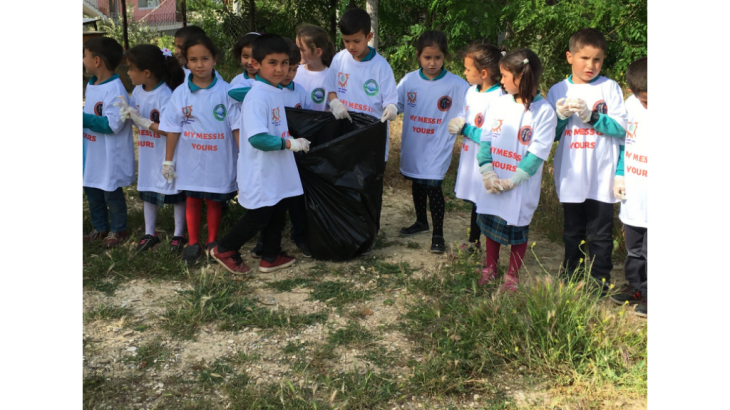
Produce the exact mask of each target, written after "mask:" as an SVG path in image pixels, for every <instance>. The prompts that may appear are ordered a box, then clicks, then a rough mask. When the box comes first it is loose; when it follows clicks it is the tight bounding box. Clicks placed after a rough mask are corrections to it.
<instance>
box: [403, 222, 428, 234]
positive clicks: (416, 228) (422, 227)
mask: <svg viewBox="0 0 730 410" xmlns="http://www.w3.org/2000/svg"><path fill="white" fill-rule="evenodd" d="M421 232H428V223H423V222H419V221H416V223H414V224H413V225H411V226H409V227H408V228H401V229H400V234H401V235H415V234H417V233H421Z"/></svg>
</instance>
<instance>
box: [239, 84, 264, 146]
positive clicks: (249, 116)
mask: <svg viewBox="0 0 730 410" xmlns="http://www.w3.org/2000/svg"><path fill="white" fill-rule="evenodd" d="M246 97H248V95H247V96H246ZM241 113H242V115H241V118H242V119H243V118H245V119H246V120H245V121H243V124H242V126H241V131H242V133H241V137H243V138H244V139H245V141H248V139H249V138H251V137H253V136H254V135H258V134H261V133H265V134H269V124H268V120H269V110H268V104H266V101H258V100H249V101H248V102H247V103H246V104H244V105H243V109H242V111H241Z"/></svg>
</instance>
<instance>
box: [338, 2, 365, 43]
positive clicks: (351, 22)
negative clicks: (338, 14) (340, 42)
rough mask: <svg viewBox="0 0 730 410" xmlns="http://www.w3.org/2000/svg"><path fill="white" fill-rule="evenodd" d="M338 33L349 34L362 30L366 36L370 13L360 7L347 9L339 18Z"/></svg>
mask: <svg viewBox="0 0 730 410" xmlns="http://www.w3.org/2000/svg"><path fill="white" fill-rule="evenodd" d="M339 26H340V33H342V34H344V35H346V36H350V35H353V34H357V33H359V32H362V33H363V34H365V35H366V36H367V35H368V34H370V29H371V26H370V15H369V14H368V12H367V11H365V10H363V9H361V8H360V7H353V8H351V9H347V11H345V12H344V13H343V14H342V18H340V24H339Z"/></svg>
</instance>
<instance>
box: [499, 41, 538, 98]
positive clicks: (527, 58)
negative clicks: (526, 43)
mask: <svg viewBox="0 0 730 410" xmlns="http://www.w3.org/2000/svg"><path fill="white" fill-rule="evenodd" d="M499 65H500V66H501V67H502V68H503V69H505V70H507V71H509V72H510V73H512V75H513V76H514V78H519V79H520V86H519V91H518V92H517V95H516V97H518V98H520V99H521V100H522V103H523V104H524V105H525V110H529V109H530V104H532V99H533V98H534V97H535V95H536V94H537V87H538V85H539V84H540V76H541V75H542V63H541V62H540V59H539V58H538V57H537V54H535V53H534V52H533V51H532V50H530V49H528V48H522V49H519V50H515V51H512V52H510V53H507V54H506V55H505V56H504V57H502V60H500V62H499Z"/></svg>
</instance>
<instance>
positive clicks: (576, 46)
mask: <svg viewBox="0 0 730 410" xmlns="http://www.w3.org/2000/svg"><path fill="white" fill-rule="evenodd" d="M585 46H591V47H595V48H598V49H601V50H603V53H604V54H605V53H606V50H608V44H607V43H606V37H603V34H601V32H600V31H598V30H596V29H594V28H582V29H580V30H578V31H576V32H575V33H573V35H572V36H570V42H569V45H568V48H569V50H570V52H571V53H576V52H578V51H580V49H581V48H583V47H585Z"/></svg>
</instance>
